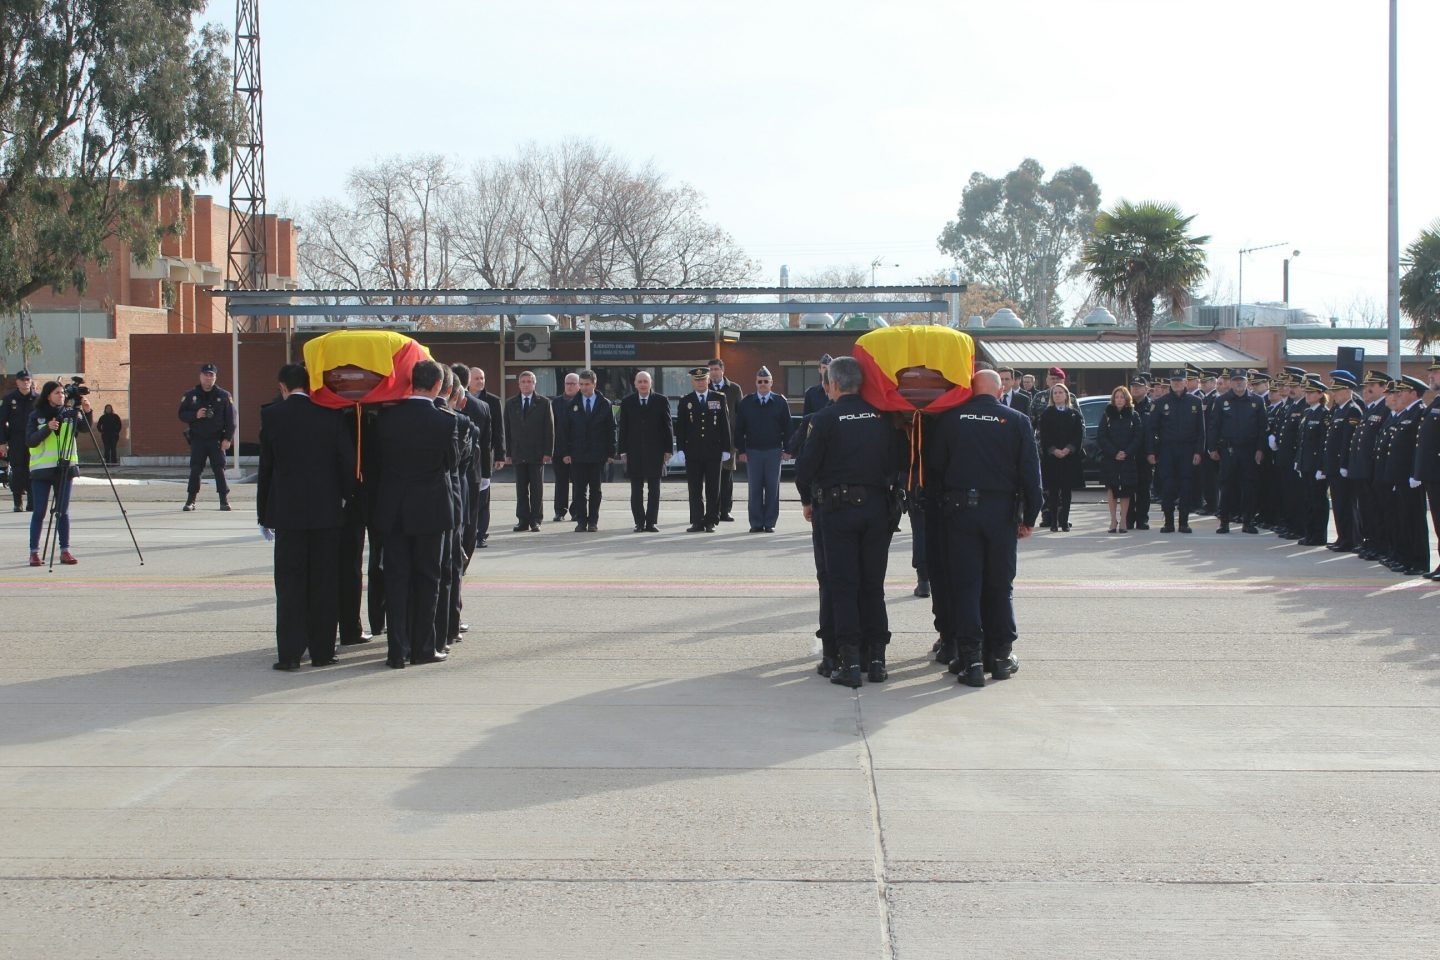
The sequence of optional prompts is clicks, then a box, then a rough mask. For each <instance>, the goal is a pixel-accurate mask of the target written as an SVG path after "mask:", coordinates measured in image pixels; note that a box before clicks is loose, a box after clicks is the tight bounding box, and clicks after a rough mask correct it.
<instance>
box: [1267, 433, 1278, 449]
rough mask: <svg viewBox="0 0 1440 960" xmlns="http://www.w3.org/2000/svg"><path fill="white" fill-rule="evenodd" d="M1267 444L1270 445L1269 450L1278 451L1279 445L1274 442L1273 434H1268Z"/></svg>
mask: <svg viewBox="0 0 1440 960" xmlns="http://www.w3.org/2000/svg"><path fill="white" fill-rule="evenodd" d="M1269 443H1270V449H1271V450H1279V449H1280V444H1279V443H1277V442H1276V441H1275V434H1273V433H1272V434H1270V441H1269Z"/></svg>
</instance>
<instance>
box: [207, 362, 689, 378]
mask: <svg viewBox="0 0 1440 960" xmlns="http://www.w3.org/2000/svg"><path fill="white" fill-rule="evenodd" d="M200 372H201V373H219V372H220V371H219V370H218V369H216V367H215V364H213V363H202V364H200ZM706 376H709V373H708V372H707V373H706Z"/></svg>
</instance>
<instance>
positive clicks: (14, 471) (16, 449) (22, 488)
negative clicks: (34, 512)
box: [10, 443, 35, 510]
mask: <svg viewBox="0 0 1440 960" xmlns="http://www.w3.org/2000/svg"><path fill="white" fill-rule="evenodd" d="M10 496H11V497H13V498H14V500H15V508H16V509H17V510H18V509H19V508H20V507H21V506H22V505H23V503H24V501H25V500H26V499H27V498H28V499H29V501H30V504H31V506H32V507H33V506H34V504H35V498H34V497H33V496H31V495H30V448H29V447H26V446H25V445H24V444H23V443H12V444H10Z"/></svg>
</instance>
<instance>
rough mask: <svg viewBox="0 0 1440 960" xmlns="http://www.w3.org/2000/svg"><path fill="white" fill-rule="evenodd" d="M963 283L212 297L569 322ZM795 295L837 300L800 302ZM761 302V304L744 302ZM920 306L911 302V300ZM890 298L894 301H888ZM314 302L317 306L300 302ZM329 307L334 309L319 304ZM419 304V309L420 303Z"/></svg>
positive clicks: (832, 307) (386, 312) (941, 296)
mask: <svg viewBox="0 0 1440 960" xmlns="http://www.w3.org/2000/svg"><path fill="white" fill-rule="evenodd" d="M964 292H965V285H964V284H927V285H922V286H894V287H663V288H662V287H634V288H607V287H590V288H565V287H560V288H540V287H537V288H529V289H514V290H495V289H490V288H481V289H472V290H424V289H421V290H400V289H339V290H213V291H211V293H212V295H213V296H217V297H224V298H225V299H226V310H227V312H228V313H229V314H230V315H231V316H232V317H256V316H279V317H316V316H325V317H375V316H392V317H394V316H411V317H413V316H431V317H438V316H451V317H453V316H476V317H486V316H535V315H540V314H554V313H558V314H562V315H566V316H592V317H615V316H629V315H632V314H637V313H647V314H657V313H662V314H673V315H676V316H695V315H710V316H717V317H718V316H724V315H727V314H729V315H740V314H771V313H773V314H790V313H949V314H951V315H952V317H954V315H955V313H956V311H958V307H959V296H960V294H962V293H964ZM796 296H810V297H815V296H822V297H837V298H839V299H835V300H803V301H802V300H793V299H790V298H792V297H796ZM742 297H743V298H750V297H759V298H764V299H761V300H741V299H739V298H742ZM911 297H913V298H915V299H904V298H911ZM781 298H784V299H781ZM886 298H890V299H886ZM298 301H311V302H298ZM315 301H330V302H315ZM417 301H418V302H417Z"/></svg>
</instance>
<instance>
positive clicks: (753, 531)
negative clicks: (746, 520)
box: [750, 527, 765, 533]
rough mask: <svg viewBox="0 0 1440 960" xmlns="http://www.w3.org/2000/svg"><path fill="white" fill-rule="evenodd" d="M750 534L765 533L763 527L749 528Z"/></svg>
mask: <svg viewBox="0 0 1440 960" xmlns="http://www.w3.org/2000/svg"><path fill="white" fill-rule="evenodd" d="M750 532H751V533H764V532H765V528H764V527H751V528H750Z"/></svg>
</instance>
